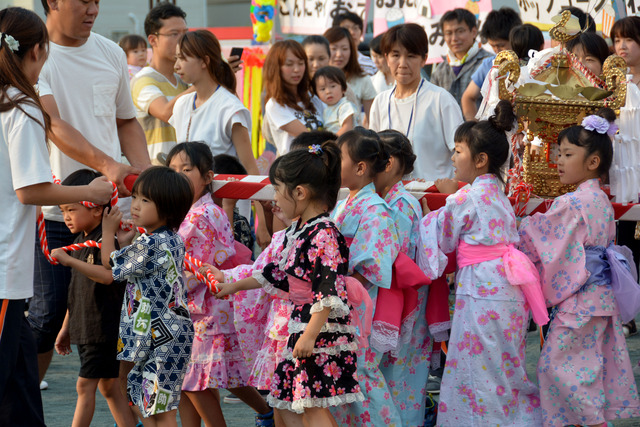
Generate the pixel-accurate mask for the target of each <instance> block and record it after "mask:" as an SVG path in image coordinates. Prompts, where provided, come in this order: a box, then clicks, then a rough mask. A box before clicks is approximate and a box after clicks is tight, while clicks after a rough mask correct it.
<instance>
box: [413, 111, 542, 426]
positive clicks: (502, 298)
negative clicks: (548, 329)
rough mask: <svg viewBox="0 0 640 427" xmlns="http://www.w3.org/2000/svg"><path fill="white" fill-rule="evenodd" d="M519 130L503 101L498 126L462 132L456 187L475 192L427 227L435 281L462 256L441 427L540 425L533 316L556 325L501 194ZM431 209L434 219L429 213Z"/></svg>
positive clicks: (475, 125)
mask: <svg viewBox="0 0 640 427" xmlns="http://www.w3.org/2000/svg"><path fill="white" fill-rule="evenodd" d="M514 123H515V115H514V113H513V109H512V106H511V104H510V103H509V102H507V101H501V102H500V103H498V105H497V107H496V113H495V115H493V116H491V117H490V118H489V120H483V121H480V122H472V121H468V122H465V123H463V124H462V125H460V127H458V129H457V130H456V133H455V151H454V154H453V156H452V161H453V166H454V168H455V178H456V179H457V180H458V181H463V182H468V183H469V185H467V186H465V187H463V188H461V189H460V190H458V191H457V192H456V193H455V194H452V195H450V196H449V197H447V201H446V204H445V206H443V207H442V208H440V209H438V210H437V211H433V212H430V213H428V214H427V215H426V216H425V217H424V218H423V219H422V222H421V224H420V242H419V243H418V249H417V251H418V265H420V267H421V268H422V270H423V271H424V272H425V274H426V275H427V276H428V277H430V278H436V277H439V276H440V275H441V274H442V272H443V271H444V269H445V267H446V265H447V264H448V260H447V257H446V255H445V254H448V253H451V252H453V251H454V250H455V251H456V255H457V268H458V270H457V272H456V306H455V307H456V308H455V316H454V318H453V322H452V326H451V337H450V339H449V352H448V354H447V361H446V364H445V367H444V375H443V378H442V386H441V388H440V404H439V407H438V425H441V426H456V427H457V426H461V425H469V426H472V425H483V426H484V425H509V426H522V427H524V426H536V425H540V399H539V397H538V389H537V387H536V385H535V384H534V383H532V382H531V381H529V379H528V378H527V373H526V371H525V344H526V343H525V337H526V333H527V327H528V325H529V307H534V308H536V310H534V312H533V314H534V320H536V321H537V323H539V324H540V323H546V321H547V320H548V317H547V312H546V309H545V308H544V301H543V300H542V295H541V293H540V284H539V281H538V277H537V272H536V270H535V268H534V266H533V265H531V263H530V262H529V260H528V259H527V257H526V256H525V255H524V254H522V253H521V252H519V251H517V250H516V249H515V248H514V246H513V245H514V244H517V243H518V240H519V239H518V232H517V229H516V218H515V215H514V213H513V208H512V207H511V204H510V203H509V199H507V196H506V195H505V194H504V192H503V191H502V190H501V189H500V187H501V183H502V177H501V171H500V168H501V166H502V165H503V164H504V163H505V162H506V160H507V157H508V154H509V143H508V141H507V137H506V134H505V131H507V130H509V129H511V128H512V127H513V125H514ZM423 210H424V211H425V212H428V207H427V206H426V204H424V205H423ZM532 289H533V290H532ZM535 289H537V291H538V293H537V294H535ZM536 296H537V297H538V298H537V299H536V298H535V297H536ZM540 311H541V312H542V314H541V313H540Z"/></svg>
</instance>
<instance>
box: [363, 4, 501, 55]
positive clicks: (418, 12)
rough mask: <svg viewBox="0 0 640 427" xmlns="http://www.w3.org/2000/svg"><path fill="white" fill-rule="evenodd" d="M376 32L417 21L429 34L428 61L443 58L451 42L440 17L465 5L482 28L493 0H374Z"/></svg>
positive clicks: (374, 30)
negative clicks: (445, 38)
mask: <svg viewBox="0 0 640 427" xmlns="http://www.w3.org/2000/svg"><path fill="white" fill-rule="evenodd" d="M374 1H375V2H374V9H373V34H374V35H378V34H380V33H383V32H385V31H387V29H389V28H390V27H393V26H394V25H399V24H404V23H406V22H415V23H416V24H420V25H422V26H423V27H424V29H425V31H426V32H427V36H428V37H429V57H428V59H427V63H428V64H431V63H436V62H441V61H442V57H443V56H444V55H446V54H447V45H446V44H445V43H444V36H443V34H442V30H441V29H440V23H439V21H440V18H441V17H442V15H444V13H445V12H447V11H449V10H452V9H455V8H463V9H467V10H469V11H471V13H473V14H474V15H475V16H476V19H477V20H478V30H479V29H480V27H481V25H482V21H484V19H485V18H486V16H487V14H488V13H489V12H491V0H478V1H474V0H447V1H445V0H431V1H429V0H374Z"/></svg>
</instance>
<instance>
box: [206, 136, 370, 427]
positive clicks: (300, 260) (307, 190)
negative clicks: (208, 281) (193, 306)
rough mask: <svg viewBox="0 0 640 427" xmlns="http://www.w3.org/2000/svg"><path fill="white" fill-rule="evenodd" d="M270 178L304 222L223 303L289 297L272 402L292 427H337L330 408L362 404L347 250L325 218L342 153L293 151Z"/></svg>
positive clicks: (329, 147)
mask: <svg viewBox="0 0 640 427" xmlns="http://www.w3.org/2000/svg"><path fill="white" fill-rule="evenodd" d="M269 178H270V179H271V182H272V183H273V184H274V187H275V189H276V195H275V200H276V203H277V204H278V206H279V207H280V209H281V210H282V211H283V213H284V214H285V215H286V216H287V217H288V218H291V219H295V218H298V217H299V219H298V220H297V221H294V222H293V223H292V224H291V226H290V227H289V228H288V229H287V230H286V237H285V241H284V249H283V252H282V254H281V257H280V261H279V262H277V263H276V262H273V263H270V264H267V265H266V266H265V267H264V269H262V270H257V271H254V273H253V277H251V278H248V279H243V280H240V281H238V282H235V283H231V284H221V291H220V293H219V294H218V296H223V295H228V294H231V293H235V292H237V291H239V290H243V289H251V288H256V287H259V286H262V287H263V288H264V290H265V291H267V292H270V293H279V292H287V293H288V294H289V298H290V299H291V301H292V302H293V304H294V309H293V313H292V314H291V319H290V321H289V333H290V335H289V340H288V342H287V349H286V350H285V351H284V353H283V361H282V362H280V364H279V365H278V367H277V368H276V371H275V373H274V376H273V382H272V386H271V394H270V395H269V397H268V399H267V400H268V402H269V404H270V405H271V406H273V407H274V408H276V409H278V410H279V412H280V414H281V416H282V418H283V420H284V422H285V424H286V425H287V426H302V415H303V414H304V418H305V420H306V424H307V425H308V426H326V425H330V424H329V423H331V422H333V420H332V416H331V414H330V412H329V411H328V410H327V408H328V407H330V406H338V405H344V404H347V403H351V402H359V401H362V400H364V396H363V394H362V392H361V391H360V385H359V384H358V380H357V377H356V355H355V350H356V349H357V344H356V341H355V332H356V328H355V326H354V325H352V324H351V306H350V304H349V301H348V298H347V297H348V295H347V287H348V286H349V289H351V286H352V282H350V283H349V285H347V280H353V279H348V278H347V277H346V275H347V270H348V262H349V249H348V246H347V244H346V242H345V240H344V237H343V236H342V234H340V231H338V229H337V228H336V226H335V224H334V223H333V221H332V220H331V219H330V217H329V215H328V213H327V211H329V210H331V209H332V208H333V207H334V206H335V204H336V199H337V196H338V190H339V188H340V150H339V149H338V147H337V146H336V145H335V144H334V143H333V142H325V143H324V144H322V145H321V146H320V145H312V146H309V148H308V150H296V151H293V152H290V153H288V154H286V155H284V156H282V157H280V158H278V159H276V161H275V163H274V164H273V166H272V167H271V171H270V174H269ZM358 285H359V282H358V283H357V284H356V285H355V286H358Z"/></svg>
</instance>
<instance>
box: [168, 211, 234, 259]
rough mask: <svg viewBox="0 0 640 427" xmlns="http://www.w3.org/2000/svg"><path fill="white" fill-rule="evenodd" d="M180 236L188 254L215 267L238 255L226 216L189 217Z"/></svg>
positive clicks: (180, 231) (212, 214)
mask: <svg viewBox="0 0 640 427" xmlns="http://www.w3.org/2000/svg"><path fill="white" fill-rule="evenodd" d="M221 215H224V213H222V214H221ZM179 234H180V237H182V240H183V241H184V246H185V250H186V252H187V253H188V254H190V255H192V256H194V257H196V258H198V259H200V260H201V261H202V262H206V263H208V264H211V265H213V266H215V267H219V266H220V265H222V264H224V262H225V261H227V260H228V259H229V258H230V257H232V256H234V255H235V254H236V249H235V246H234V238H233V232H232V231H231V226H230V225H229V220H228V219H227V218H226V215H224V216H220V215H218V217H216V215H215V214H214V213H206V214H202V215H189V216H187V218H185V220H184V221H183V222H182V224H181V225H180V230H179Z"/></svg>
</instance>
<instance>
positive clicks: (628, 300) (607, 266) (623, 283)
mask: <svg viewBox="0 0 640 427" xmlns="http://www.w3.org/2000/svg"><path fill="white" fill-rule="evenodd" d="M584 252H585V257H586V262H585V266H586V268H587V270H588V271H589V273H590V275H589V278H588V279H587V281H586V282H585V285H592V284H595V285H607V284H609V283H610V284H611V290H612V291H613V296H614V297H615V299H616V303H617V305H618V311H619V312H620V319H621V320H622V322H623V323H627V322H629V321H631V320H632V319H634V318H635V317H636V315H637V314H638V312H640V286H638V281H637V277H636V274H634V273H635V271H634V270H633V269H632V268H631V266H634V267H635V263H634V262H633V255H632V254H631V250H629V248H627V247H626V246H616V245H613V244H611V245H609V246H608V247H606V248H605V247H604V246H586V247H585V248H584Z"/></svg>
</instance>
